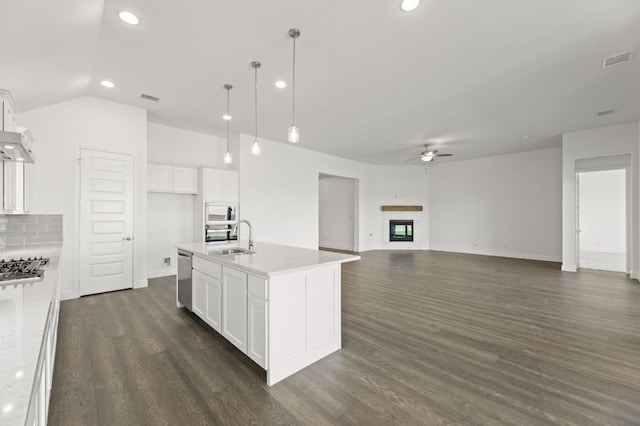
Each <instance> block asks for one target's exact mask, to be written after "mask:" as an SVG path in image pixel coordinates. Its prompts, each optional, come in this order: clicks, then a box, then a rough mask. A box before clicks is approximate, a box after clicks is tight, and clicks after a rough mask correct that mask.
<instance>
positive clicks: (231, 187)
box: [222, 171, 239, 203]
mask: <svg viewBox="0 0 640 426" xmlns="http://www.w3.org/2000/svg"><path fill="white" fill-rule="evenodd" d="M238 184H239V178H238V173H237V172H235V171H223V172H222V200H223V201H232V202H234V203H237V202H238V198H239V197H238Z"/></svg>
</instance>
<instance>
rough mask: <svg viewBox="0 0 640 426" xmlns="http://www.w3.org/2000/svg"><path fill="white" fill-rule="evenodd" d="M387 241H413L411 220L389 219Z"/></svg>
mask: <svg viewBox="0 0 640 426" xmlns="http://www.w3.org/2000/svg"><path fill="white" fill-rule="evenodd" d="M389 241H391V242H394V241H413V220H393V219H392V220H390V221H389Z"/></svg>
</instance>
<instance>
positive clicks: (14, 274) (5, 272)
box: [0, 257, 49, 285]
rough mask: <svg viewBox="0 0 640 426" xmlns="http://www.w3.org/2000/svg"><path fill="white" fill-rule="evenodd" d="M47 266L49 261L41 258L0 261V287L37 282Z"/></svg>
mask: <svg viewBox="0 0 640 426" xmlns="http://www.w3.org/2000/svg"><path fill="white" fill-rule="evenodd" d="M48 264H49V259H47V258H43V257H33V258H31V257H30V258H28V259H22V258H20V259H18V260H16V259H11V260H0V285H2V284H16V283H23V282H31V281H39V280H41V279H42V277H43V276H44V269H42V268H44V267H45V266H47V265H48Z"/></svg>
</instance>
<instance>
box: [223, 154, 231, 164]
mask: <svg viewBox="0 0 640 426" xmlns="http://www.w3.org/2000/svg"><path fill="white" fill-rule="evenodd" d="M231 163H233V156H232V155H231V152H229V151H227V152H225V154H224V164H231Z"/></svg>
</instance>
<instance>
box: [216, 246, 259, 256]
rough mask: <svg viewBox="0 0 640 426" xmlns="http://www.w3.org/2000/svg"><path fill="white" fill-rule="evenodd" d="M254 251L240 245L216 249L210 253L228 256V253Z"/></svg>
mask: <svg viewBox="0 0 640 426" xmlns="http://www.w3.org/2000/svg"><path fill="white" fill-rule="evenodd" d="M253 253H255V251H251V250H247V249H244V248H240V247H234V248H228V249H224V250H216V251H214V252H211V254H215V255H218V256H228V255H238V254H253Z"/></svg>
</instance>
